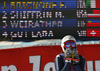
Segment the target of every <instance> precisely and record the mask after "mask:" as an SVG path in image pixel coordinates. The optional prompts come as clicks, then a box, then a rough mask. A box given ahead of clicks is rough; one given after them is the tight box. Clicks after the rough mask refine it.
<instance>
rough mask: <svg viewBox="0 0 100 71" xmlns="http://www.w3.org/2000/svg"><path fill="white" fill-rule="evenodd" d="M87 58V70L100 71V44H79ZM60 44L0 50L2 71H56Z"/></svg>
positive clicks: (0, 69) (81, 51) (80, 51)
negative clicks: (55, 64) (55, 60)
mask: <svg viewBox="0 0 100 71" xmlns="http://www.w3.org/2000/svg"><path fill="white" fill-rule="evenodd" d="M77 49H78V51H79V54H80V55H82V56H84V57H85V59H86V69H87V71H100V67H99V66H100V56H99V54H100V44H97V45H96V44H94V45H77ZM61 52H62V49H61V47H60V46H33V47H24V48H13V49H2V50H0V71H55V66H54V59H55V57H56V55H58V54H60V53H61Z"/></svg>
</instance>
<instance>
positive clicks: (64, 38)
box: [61, 35, 76, 51]
mask: <svg viewBox="0 0 100 71" xmlns="http://www.w3.org/2000/svg"><path fill="white" fill-rule="evenodd" d="M69 40H73V41H75V42H76V39H75V38H74V37H73V36H71V35H67V36H65V37H63V38H62V40H61V47H62V50H63V51H64V42H66V41H69Z"/></svg>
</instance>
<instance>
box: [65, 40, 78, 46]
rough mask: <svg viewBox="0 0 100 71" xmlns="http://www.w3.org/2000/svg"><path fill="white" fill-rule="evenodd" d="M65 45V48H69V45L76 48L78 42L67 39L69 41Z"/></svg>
mask: <svg viewBox="0 0 100 71" xmlns="http://www.w3.org/2000/svg"><path fill="white" fill-rule="evenodd" d="M64 47H65V48H69V47H72V48H75V47H76V43H75V41H67V42H65V43H64Z"/></svg>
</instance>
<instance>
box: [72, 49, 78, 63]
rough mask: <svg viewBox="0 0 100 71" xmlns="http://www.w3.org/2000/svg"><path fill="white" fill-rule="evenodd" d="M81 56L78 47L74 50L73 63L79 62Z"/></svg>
mask: <svg viewBox="0 0 100 71" xmlns="http://www.w3.org/2000/svg"><path fill="white" fill-rule="evenodd" d="M79 61H80V60H79V57H78V51H77V50H76V49H73V50H72V65H77V64H79Z"/></svg>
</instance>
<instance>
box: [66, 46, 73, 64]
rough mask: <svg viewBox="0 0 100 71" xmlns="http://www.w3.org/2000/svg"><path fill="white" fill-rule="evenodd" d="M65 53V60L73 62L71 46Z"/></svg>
mask: <svg viewBox="0 0 100 71" xmlns="http://www.w3.org/2000/svg"><path fill="white" fill-rule="evenodd" d="M64 53H65V62H67V63H72V51H71V49H70V48H67V49H66V51H65V52H64Z"/></svg>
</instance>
